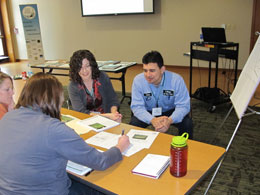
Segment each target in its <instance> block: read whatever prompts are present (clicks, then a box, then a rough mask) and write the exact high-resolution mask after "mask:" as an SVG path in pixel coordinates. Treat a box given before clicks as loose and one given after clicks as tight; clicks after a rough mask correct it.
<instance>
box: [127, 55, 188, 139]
mask: <svg viewBox="0 0 260 195" xmlns="http://www.w3.org/2000/svg"><path fill="white" fill-rule="evenodd" d="M142 62H143V73H140V74H139V75H137V76H136V77H135V78H134V81H133V85H132V102H131V110H132V112H133V115H132V117H131V121H130V124H131V125H135V126H138V127H142V128H145V127H147V126H148V125H150V124H151V125H152V126H153V127H154V129H155V130H156V131H159V132H167V130H168V129H169V127H170V125H174V126H176V127H177V128H178V130H179V134H180V135H181V134H182V133H184V132H187V133H189V138H192V137H193V125H192V119H191V118H190V117H189V112H190V96H189V93H188V90H187V88H186V85H185V82H184V80H183V78H182V77H181V76H180V75H178V74H176V73H173V72H169V71H167V70H166V68H165V66H164V62H163V57H162V56H161V54H160V53H159V52H158V51H151V52H148V53H147V54H145V55H144V56H143V59H142Z"/></svg>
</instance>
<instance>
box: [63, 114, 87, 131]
mask: <svg viewBox="0 0 260 195" xmlns="http://www.w3.org/2000/svg"><path fill="white" fill-rule="evenodd" d="M61 121H63V122H64V123H65V124H66V125H67V126H69V127H70V128H72V129H74V131H75V132H76V133H77V134H78V135H82V134H85V133H87V132H89V131H90V130H91V129H90V128H87V127H83V126H81V125H79V124H78V121H80V119H78V118H76V117H74V116H71V115H64V114H62V115H61Z"/></svg>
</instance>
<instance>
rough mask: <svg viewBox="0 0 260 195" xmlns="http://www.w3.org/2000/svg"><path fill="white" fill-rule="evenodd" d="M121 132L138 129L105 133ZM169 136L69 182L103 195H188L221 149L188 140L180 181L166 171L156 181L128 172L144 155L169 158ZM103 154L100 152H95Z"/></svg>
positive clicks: (75, 114) (84, 116)
mask: <svg viewBox="0 0 260 195" xmlns="http://www.w3.org/2000/svg"><path fill="white" fill-rule="evenodd" d="M62 113H63V114H70V115H73V116H75V117H78V118H80V119H83V118H86V117H89V116H88V115H86V114H82V113H78V112H75V111H70V110H67V109H62ZM122 128H124V129H125V131H126V133H127V132H128V131H129V130H130V129H142V128H138V127H134V126H131V125H127V124H120V125H119V126H117V127H114V128H111V129H109V130H107V132H111V133H115V134H120V133H121V130H122ZM95 134H96V133H95V132H94V131H90V132H89V133H87V134H84V135H82V138H83V139H87V138H89V137H91V136H93V135H95ZM172 137H173V136H171V135H168V134H164V133H160V134H159V135H158V136H157V138H156V140H155V141H154V143H153V144H152V146H151V147H150V148H149V149H143V150H142V151H140V152H138V153H136V154H134V155H132V156H130V157H124V158H123V160H122V161H121V162H118V163H116V164H115V165H113V166H112V167H110V168H108V169H107V170H105V171H93V172H92V173H91V174H90V175H88V176H76V175H71V177H72V178H73V179H76V180H78V181H80V182H81V183H84V184H86V185H89V186H91V187H93V188H96V189H97V190H99V191H101V192H103V193H106V194H120V195H135V194H136V195H139V194H140V195H144V194H149V195H152V194H154V195H158V194H163V195H166V194H188V193H190V192H191V191H192V190H193V189H194V188H195V187H196V186H197V185H198V184H199V182H200V181H202V180H203V178H204V177H205V176H206V175H207V174H208V173H209V172H210V171H211V169H213V168H214V167H215V165H217V164H218V162H219V161H220V160H221V157H222V156H223V155H224V153H225V149H224V148H221V147H218V146H213V145H209V144H205V143H201V142H197V141H193V140H188V147H189V148H188V172H187V175H186V176H184V177H181V178H176V177H173V176H172V175H171V174H170V171H169V167H168V168H167V169H166V171H165V172H164V173H163V174H162V175H161V177H160V178H159V179H151V178H146V177H142V176H139V175H134V174H132V173H131V170H132V169H133V168H134V167H135V166H136V165H137V164H138V163H139V162H140V161H141V160H142V159H143V158H144V157H145V155H146V154H148V153H152V154H163V155H170V143H171V140H172ZM99 149H102V150H104V148H99Z"/></svg>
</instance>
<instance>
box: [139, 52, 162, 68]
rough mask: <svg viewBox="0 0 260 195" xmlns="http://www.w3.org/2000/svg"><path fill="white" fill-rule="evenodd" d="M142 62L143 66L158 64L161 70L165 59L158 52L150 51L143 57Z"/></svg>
mask: <svg viewBox="0 0 260 195" xmlns="http://www.w3.org/2000/svg"><path fill="white" fill-rule="evenodd" d="M142 62H143V64H148V63H157V64H158V66H159V68H161V67H162V66H163V65H164V63H163V57H162V55H161V54H160V53H159V52H158V51H150V52H148V53H146V54H145V55H144V57H143V60H142Z"/></svg>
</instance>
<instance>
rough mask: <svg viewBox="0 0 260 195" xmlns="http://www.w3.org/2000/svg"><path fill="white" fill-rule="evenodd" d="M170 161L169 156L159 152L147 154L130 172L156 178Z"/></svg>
mask: <svg viewBox="0 0 260 195" xmlns="http://www.w3.org/2000/svg"><path fill="white" fill-rule="evenodd" d="M169 163H170V157H169V156H165V155H159V154H147V155H146V156H145V157H144V159H143V160H142V161H141V162H140V163H139V164H138V165H137V166H136V167H135V168H134V169H133V170H132V173H134V174H137V175H141V176H145V177H150V178H153V179H158V178H159V177H160V176H161V174H162V173H163V172H164V171H165V169H166V168H167V167H168V165H169Z"/></svg>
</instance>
